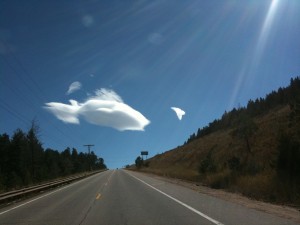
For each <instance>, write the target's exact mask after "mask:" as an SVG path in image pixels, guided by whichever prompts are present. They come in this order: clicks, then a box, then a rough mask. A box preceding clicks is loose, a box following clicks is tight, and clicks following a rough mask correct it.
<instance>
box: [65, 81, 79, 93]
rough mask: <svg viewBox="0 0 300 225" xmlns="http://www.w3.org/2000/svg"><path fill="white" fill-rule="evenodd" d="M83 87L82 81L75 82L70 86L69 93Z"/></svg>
mask: <svg viewBox="0 0 300 225" xmlns="http://www.w3.org/2000/svg"><path fill="white" fill-rule="evenodd" d="M80 88H81V83H80V82H78V81H75V82H73V83H72V84H71V85H70V87H69V90H68V91H67V95H69V94H72V93H73V92H75V91H77V90H79V89H80Z"/></svg>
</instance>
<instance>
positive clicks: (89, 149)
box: [83, 145, 95, 171]
mask: <svg viewBox="0 0 300 225" xmlns="http://www.w3.org/2000/svg"><path fill="white" fill-rule="evenodd" d="M83 146H87V147H88V151H89V153H88V160H89V168H90V171H92V167H91V147H92V146H95V145H83Z"/></svg>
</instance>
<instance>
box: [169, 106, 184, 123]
mask: <svg viewBox="0 0 300 225" xmlns="http://www.w3.org/2000/svg"><path fill="white" fill-rule="evenodd" d="M171 109H172V110H174V112H175V113H176V115H177V117H178V119H179V120H181V119H182V116H183V115H185V111H183V110H182V109H180V108H177V107H171Z"/></svg>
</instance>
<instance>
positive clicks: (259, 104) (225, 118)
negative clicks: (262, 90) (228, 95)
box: [184, 77, 300, 144]
mask: <svg viewBox="0 0 300 225" xmlns="http://www.w3.org/2000/svg"><path fill="white" fill-rule="evenodd" d="M287 104H289V105H290V107H291V109H294V108H295V107H299V104H300V77H296V78H291V80H290V85H289V86H288V87H285V88H279V89H278V90H277V91H272V92H271V93H269V94H267V95H266V97H265V98H257V99H256V100H255V101H253V100H249V101H248V104H247V106H246V107H240V108H238V109H236V108H233V109H232V110H231V111H229V112H226V111H225V112H224V114H223V115H222V117H221V118H220V119H216V120H214V121H213V122H211V123H209V124H208V125H207V126H205V127H203V128H199V129H198V130H197V132H196V133H193V134H191V135H190V136H189V138H188V139H187V141H185V142H184V144H187V143H190V142H192V141H194V140H196V139H198V138H201V137H204V136H206V135H208V134H211V133H213V132H215V131H218V130H221V129H228V128H235V127H237V126H238V125H239V124H240V123H241V122H243V120H244V119H245V118H246V119H247V120H248V121H247V122H249V118H254V117H256V116H259V115H263V114H265V113H268V112H269V110H271V109H274V108H275V107H278V106H283V105H287Z"/></svg>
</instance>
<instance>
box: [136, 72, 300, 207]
mask: <svg viewBox="0 0 300 225" xmlns="http://www.w3.org/2000/svg"><path fill="white" fill-rule="evenodd" d="M270 96H271V97H270ZM299 97H300V80H299V78H296V79H295V80H293V79H292V80H291V84H290V86H289V87H286V88H280V89H279V90H278V91H277V92H272V93H271V94H269V95H267V96H266V98H265V99H260V100H256V101H251V100H250V101H249V103H248V106H247V107H245V108H241V109H237V110H236V109H234V110H233V111H231V112H228V113H227V112H225V114H224V115H223V117H222V119H220V120H215V121H214V122H213V123H210V124H209V126H207V127H204V128H202V129H199V130H198V132H197V133H195V134H192V135H191V136H190V138H189V139H188V141H187V142H186V143H185V144H184V145H183V146H180V147H177V148H175V149H172V150H170V151H167V152H165V153H163V154H158V155H156V156H154V157H153V158H150V159H148V160H147V161H146V162H144V165H146V166H143V167H142V168H141V170H142V171H145V172H152V173H155V174H158V175H163V176H168V177H176V178H180V179H186V180H191V181H197V182H200V183H202V184H204V185H208V186H210V187H213V188H222V189H227V190H229V191H232V192H239V193H242V194H245V195H247V196H249V197H253V198H256V199H262V200H267V201H272V202H279V203H289V204H297V205H298V206H299V205H300V195H299V191H298V190H300V134H299V133H300V129H299V128H300V126H299V124H300V123H299V121H300V116H299V105H300V104H299V102H300V101H299ZM271 100H272V101H271ZM262 106H265V107H264V108H263V109H262ZM266 106H267V107H266Z"/></svg>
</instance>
